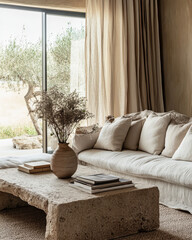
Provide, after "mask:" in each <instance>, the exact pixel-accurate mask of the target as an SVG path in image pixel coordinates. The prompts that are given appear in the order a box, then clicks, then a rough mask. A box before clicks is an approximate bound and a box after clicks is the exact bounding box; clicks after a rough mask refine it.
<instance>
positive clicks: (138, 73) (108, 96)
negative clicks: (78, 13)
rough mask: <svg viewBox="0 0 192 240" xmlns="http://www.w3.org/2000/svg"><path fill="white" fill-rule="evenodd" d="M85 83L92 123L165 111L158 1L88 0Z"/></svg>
mask: <svg viewBox="0 0 192 240" xmlns="http://www.w3.org/2000/svg"><path fill="white" fill-rule="evenodd" d="M86 16H87V26H86V29H87V31H86V85H87V98H88V108H89V110H90V111H91V112H93V113H94V114H95V120H94V121H95V122H99V123H103V121H104V119H105V116H106V115H109V114H112V115H115V116H119V115H122V114H125V113H128V112H135V111H139V110H143V109H146V108H147V109H152V110H155V111H163V110H164V107H163V94H162V78H161V63H160V44H159V28H158V9H157V0H87V13H86Z"/></svg>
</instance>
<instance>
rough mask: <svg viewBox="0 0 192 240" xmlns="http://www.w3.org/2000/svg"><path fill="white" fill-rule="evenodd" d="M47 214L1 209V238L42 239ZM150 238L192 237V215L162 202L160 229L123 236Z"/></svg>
mask: <svg viewBox="0 0 192 240" xmlns="http://www.w3.org/2000/svg"><path fill="white" fill-rule="evenodd" d="M45 217H46V216H45V213H44V212H43V211H41V210H38V209H36V208H33V207H23V208H17V209H8V210H3V211H1V212H0V239H1V240H43V239H44V233H45V225H46V219H45ZM150 239H151V240H192V215H191V214H189V213H187V212H183V211H178V210H174V209H170V208H167V207H164V206H162V205H160V228H159V229H158V230H156V231H153V232H148V233H139V234H135V235H132V236H127V237H124V238H121V240H150ZM90 240H91V239H90ZM98 240H102V239H98ZM119 240H120V239H119Z"/></svg>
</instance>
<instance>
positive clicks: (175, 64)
mask: <svg viewBox="0 0 192 240" xmlns="http://www.w3.org/2000/svg"><path fill="white" fill-rule="evenodd" d="M159 13H160V35H161V50H162V63H163V65H162V67H163V80H164V93H165V94H164V95H165V106H166V110H172V109H175V110H177V111H179V112H182V113H185V114H188V115H192V0H159Z"/></svg>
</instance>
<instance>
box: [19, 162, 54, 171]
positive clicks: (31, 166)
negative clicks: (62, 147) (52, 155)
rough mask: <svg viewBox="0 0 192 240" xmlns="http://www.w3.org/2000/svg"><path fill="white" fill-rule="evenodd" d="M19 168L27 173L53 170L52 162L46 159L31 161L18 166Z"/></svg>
mask: <svg viewBox="0 0 192 240" xmlns="http://www.w3.org/2000/svg"><path fill="white" fill-rule="evenodd" d="M18 170H19V171H22V172H26V173H39V172H47V171H51V168H50V163H49V162H45V161H39V162H29V163H25V164H23V165H19V166H18Z"/></svg>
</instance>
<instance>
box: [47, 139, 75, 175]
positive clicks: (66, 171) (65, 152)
mask: <svg viewBox="0 0 192 240" xmlns="http://www.w3.org/2000/svg"><path fill="white" fill-rule="evenodd" d="M51 170H52V171H53V173H54V174H55V175H56V176H57V177H58V178H70V177H71V176H72V175H73V174H74V173H75V171H76V170H77V156H76V154H75V152H74V151H73V149H71V148H70V147H69V146H68V144H67V143H59V144H58V148H57V149H56V150H55V152H54V153H53V156H52V159H51Z"/></svg>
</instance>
